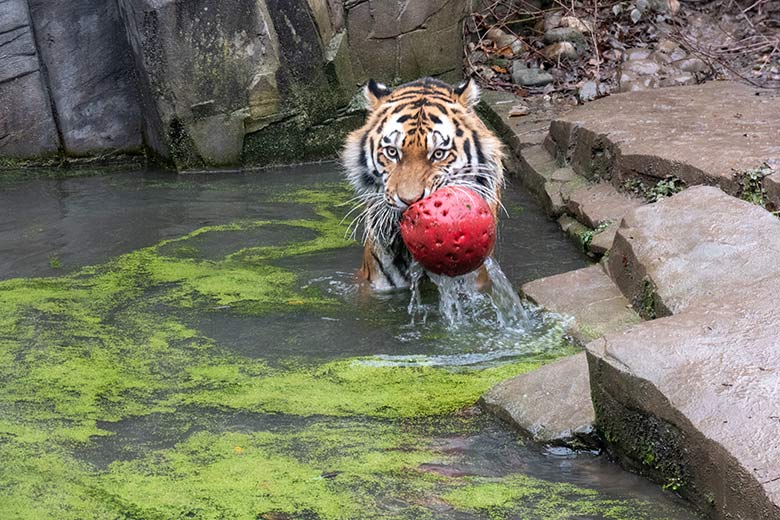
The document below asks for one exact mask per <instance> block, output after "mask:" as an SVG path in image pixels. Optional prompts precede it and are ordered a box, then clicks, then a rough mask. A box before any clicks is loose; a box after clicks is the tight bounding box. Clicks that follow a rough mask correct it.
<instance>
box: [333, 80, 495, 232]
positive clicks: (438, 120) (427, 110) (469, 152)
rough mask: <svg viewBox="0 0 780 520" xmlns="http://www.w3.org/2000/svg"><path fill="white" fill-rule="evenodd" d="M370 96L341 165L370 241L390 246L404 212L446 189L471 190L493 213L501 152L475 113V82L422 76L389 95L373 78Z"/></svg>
mask: <svg viewBox="0 0 780 520" xmlns="http://www.w3.org/2000/svg"><path fill="white" fill-rule="evenodd" d="M365 97H366V105H367V109H368V116H367V118H366V122H365V124H364V125H363V127H361V128H360V129H358V130H355V131H354V132H352V133H351V134H350V135H349V137H348V138H347V142H346V145H345V147H344V151H343V162H344V165H345V167H346V171H347V177H348V179H349V181H350V183H351V184H352V186H353V188H354V189H355V191H356V193H357V195H358V199H359V200H360V202H361V204H362V205H363V207H364V210H363V213H362V215H361V217H362V219H363V220H364V228H365V238H366V239H367V241H372V242H379V243H384V244H388V243H390V242H392V241H393V240H394V239H395V237H396V234H397V230H398V222H399V220H400V217H401V214H402V213H403V211H404V210H405V209H406V208H408V207H409V206H410V205H412V204H414V203H415V202H417V201H418V200H420V199H422V198H425V197H427V196H428V195H430V194H431V193H433V192H434V191H436V190H438V189H439V188H442V187H443V186H447V185H460V186H465V187H468V188H471V189H473V190H474V191H475V192H477V193H478V194H480V195H481V196H482V197H483V198H484V199H485V200H486V201H487V202H488V203H489V204H490V205H491V207H493V209H494V211H495V208H496V206H498V205H499V196H500V190H501V187H502V185H503V182H504V173H503V166H502V159H503V150H502V146H501V143H500V141H499V140H498V138H496V136H495V135H493V133H492V132H490V131H489V130H488V129H487V127H486V126H485V125H484V123H483V122H482V121H481V120H480V118H479V117H478V116H477V114H476V112H475V105H476V104H477V103H478V101H479V87H478V86H477V85H476V83H475V82H474V81H472V80H467V81H465V82H463V83H461V84H459V85H458V86H456V87H452V86H450V85H448V84H446V83H443V82H441V81H438V80H436V79H432V78H424V79H420V80H417V81H414V82H411V83H407V84H405V85H402V86H400V87H398V88H396V89H395V90H391V89H389V88H388V87H386V86H384V85H382V84H381V83H376V82H375V81H373V80H371V81H369V82H368V84H367V86H366V88H365Z"/></svg>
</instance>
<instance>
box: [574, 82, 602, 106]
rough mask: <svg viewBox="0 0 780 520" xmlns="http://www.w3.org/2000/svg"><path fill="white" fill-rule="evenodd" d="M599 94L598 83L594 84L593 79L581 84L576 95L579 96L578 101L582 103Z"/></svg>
mask: <svg viewBox="0 0 780 520" xmlns="http://www.w3.org/2000/svg"><path fill="white" fill-rule="evenodd" d="M598 94H599V88H598V84H596V82H595V81H586V82H585V83H583V84H582V86H581V87H580V90H579V91H578V92H577V96H578V97H579V98H580V101H582V102H583V103H584V102H586V101H592V100H594V99H596V97H598Z"/></svg>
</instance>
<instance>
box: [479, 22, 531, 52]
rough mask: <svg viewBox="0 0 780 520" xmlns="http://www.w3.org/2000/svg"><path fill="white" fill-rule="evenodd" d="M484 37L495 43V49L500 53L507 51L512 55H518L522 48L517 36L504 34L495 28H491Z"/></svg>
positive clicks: (522, 45)
mask: <svg viewBox="0 0 780 520" xmlns="http://www.w3.org/2000/svg"><path fill="white" fill-rule="evenodd" d="M485 37H486V38H487V39H488V40H490V41H492V42H493V43H495V44H496V47H498V49H499V50H502V51H507V50H508V51H510V52H512V53H513V54H519V53H520V52H522V50H523V48H524V44H523V42H522V40H520V39H519V38H518V37H517V36H515V35H514V34H509V33H507V32H504V31H502V30H501V29H498V28H497V27H491V28H490V29H489V30H488V31H487V33H485Z"/></svg>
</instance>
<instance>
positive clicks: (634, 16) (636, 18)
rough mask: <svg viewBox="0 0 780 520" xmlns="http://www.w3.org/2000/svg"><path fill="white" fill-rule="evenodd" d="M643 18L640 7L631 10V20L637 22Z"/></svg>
mask: <svg viewBox="0 0 780 520" xmlns="http://www.w3.org/2000/svg"><path fill="white" fill-rule="evenodd" d="M641 18H642V12H641V11H640V10H639V9H633V10H632V11H631V21H632V22H634V23H637V22H638V21H639V20H640V19H641Z"/></svg>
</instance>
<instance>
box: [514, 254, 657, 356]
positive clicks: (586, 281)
mask: <svg viewBox="0 0 780 520" xmlns="http://www.w3.org/2000/svg"><path fill="white" fill-rule="evenodd" d="M521 291H522V293H523V294H524V295H525V297H526V298H528V299H530V300H531V301H533V302H534V303H536V304H538V305H541V306H542V307H544V308H545V309H547V310H549V311H552V312H556V313H559V314H562V315H565V316H571V317H572V318H574V323H573V324H572V325H571V327H570V333H571V334H572V336H573V337H574V338H575V339H576V340H578V341H579V342H580V343H582V344H585V343H587V342H589V341H591V340H593V339H596V338H598V337H601V336H603V335H604V334H607V333H609V332H615V331H618V330H622V329H624V328H626V327H628V326H631V325H634V324H636V323H639V322H640V321H642V320H641V318H640V317H639V315H638V314H637V313H636V312H634V311H633V310H632V309H631V306H630V304H629V302H628V300H626V298H625V297H624V296H623V294H622V293H621V292H620V290H619V289H618V288H617V286H616V285H615V284H614V282H613V281H612V280H611V279H610V278H609V276H607V275H606V274H605V273H604V271H603V269H602V268H601V266H599V265H594V266H591V267H586V268H584V269H578V270H576V271H569V272H567V273H563V274H558V275H555V276H549V277H547V278H541V279H539V280H534V281H533V282H529V283H527V284H525V285H523V287H522V289H521Z"/></svg>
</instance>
